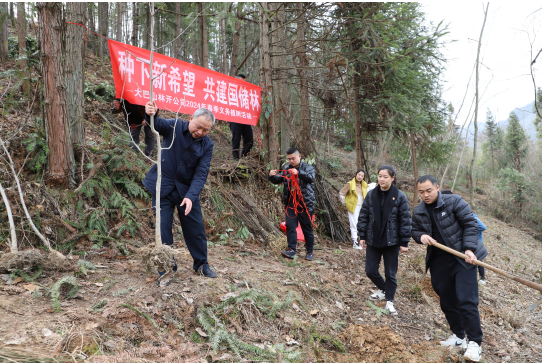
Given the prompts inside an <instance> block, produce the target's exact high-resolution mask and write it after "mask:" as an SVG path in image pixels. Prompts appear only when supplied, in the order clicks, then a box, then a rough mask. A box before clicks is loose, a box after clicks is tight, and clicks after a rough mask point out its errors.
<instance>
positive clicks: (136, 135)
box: [129, 125, 155, 156]
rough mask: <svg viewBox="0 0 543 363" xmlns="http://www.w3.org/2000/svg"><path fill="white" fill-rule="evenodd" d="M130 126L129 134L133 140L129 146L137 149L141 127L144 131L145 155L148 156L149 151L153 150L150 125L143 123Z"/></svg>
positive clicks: (153, 142) (153, 143)
mask: <svg viewBox="0 0 543 363" xmlns="http://www.w3.org/2000/svg"><path fill="white" fill-rule="evenodd" d="M129 126H130V135H131V136H132V139H133V140H134V143H135V145H134V144H132V145H131V146H130V147H131V148H132V149H134V150H136V151H137V148H138V146H137V145H139V143H140V132H141V129H142V128H143V132H144V133H145V145H146V147H145V151H144V152H145V155H147V156H150V155H151V153H152V152H153V151H154V150H155V135H153V131H152V130H151V125H145V126H142V125H140V126H137V127H133V126H132V125H129Z"/></svg>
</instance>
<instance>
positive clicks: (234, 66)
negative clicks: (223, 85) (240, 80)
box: [230, 2, 262, 77]
mask: <svg viewBox="0 0 543 363" xmlns="http://www.w3.org/2000/svg"><path fill="white" fill-rule="evenodd" d="M242 6H243V3H241V2H239V3H238V9H237V13H236V23H235V24H234V34H233V36H232V56H231V57H230V76H232V77H235V76H236V72H237V70H238V51H239V34H240V30H241V20H240V18H241V17H242V14H241V9H242ZM261 15H262V14H261ZM261 21H262V19H261ZM261 25H262V24H261ZM260 44H262V42H260Z"/></svg>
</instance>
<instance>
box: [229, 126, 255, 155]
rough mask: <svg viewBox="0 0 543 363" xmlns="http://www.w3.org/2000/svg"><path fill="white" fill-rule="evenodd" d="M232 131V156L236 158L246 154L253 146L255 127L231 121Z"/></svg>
mask: <svg viewBox="0 0 543 363" xmlns="http://www.w3.org/2000/svg"><path fill="white" fill-rule="evenodd" d="M230 131H232V156H233V157H234V159H239V158H240V151H241V157H244V156H246V155H247V154H248V153H249V151H251V149H252V148H253V127H252V126H251V125H243V124H237V123H235V122H230ZM242 138H243V149H241V150H240V143H241V139H242Z"/></svg>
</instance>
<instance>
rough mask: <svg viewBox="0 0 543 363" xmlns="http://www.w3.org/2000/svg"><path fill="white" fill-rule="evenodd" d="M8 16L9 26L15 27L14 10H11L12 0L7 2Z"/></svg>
mask: <svg viewBox="0 0 543 363" xmlns="http://www.w3.org/2000/svg"><path fill="white" fill-rule="evenodd" d="M9 18H10V19H11V27H12V28H15V11H14V10H13V1H10V3H9Z"/></svg>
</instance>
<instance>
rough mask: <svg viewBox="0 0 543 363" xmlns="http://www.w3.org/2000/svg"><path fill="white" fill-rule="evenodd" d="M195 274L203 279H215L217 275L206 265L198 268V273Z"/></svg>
mask: <svg viewBox="0 0 543 363" xmlns="http://www.w3.org/2000/svg"><path fill="white" fill-rule="evenodd" d="M196 273H197V274H200V275H204V276H205V277H210V278H215V277H217V274H216V273H215V271H213V270H212V269H211V268H210V267H209V265H208V264H207V263H206V264H205V265H202V266H200V268H199V269H198V271H196Z"/></svg>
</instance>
